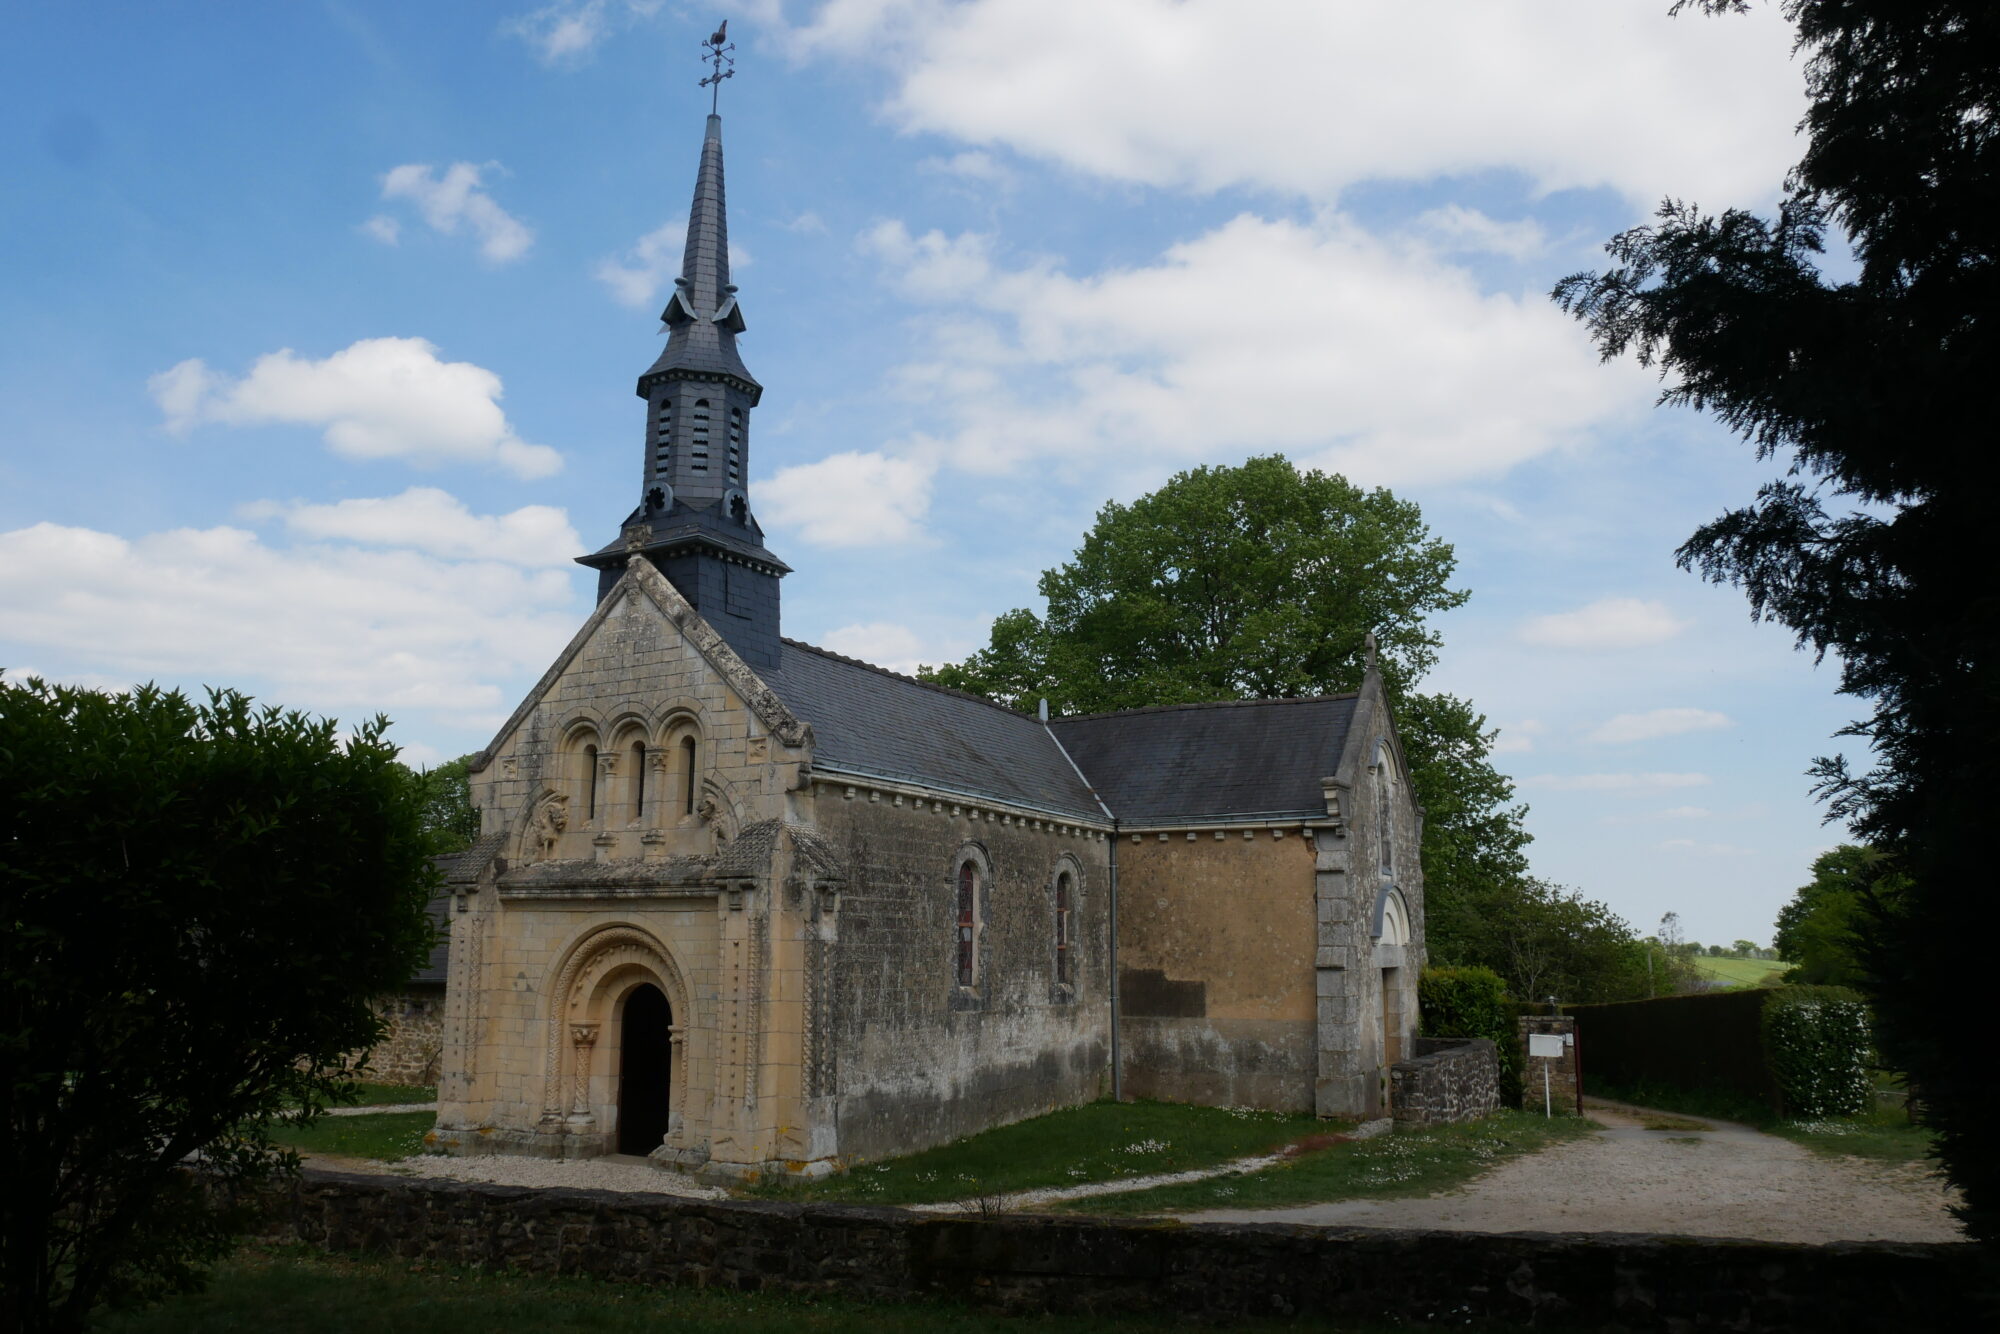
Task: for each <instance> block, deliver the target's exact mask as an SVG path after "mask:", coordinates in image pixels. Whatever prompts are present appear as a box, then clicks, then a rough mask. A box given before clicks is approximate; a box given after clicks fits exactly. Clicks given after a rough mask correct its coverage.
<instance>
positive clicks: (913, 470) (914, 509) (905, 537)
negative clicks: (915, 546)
mask: <svg viewBox="0 0 2000 1334" xmlns="http://www.w3.org/2000/svg"><path fill="white" fill-rule="evenodd" d="M932 472H933V470H932V469H931V467H930V466H929V465H927V464H924V463H922V462H919V461H916V460H912V459H897V458H890V457H888V456H886V455H883V454H878V453H872V452H871V453H859V452H849V453H845V454H834V455H830V456H829V457H827V458H824V459H821V460H819V461H818V462H817V463H806V464H800V465H798V466H797V467H792V468H784V469H781V470H780V471H779V472H778V474H777V476H775V477H773V478H771V480H770V481H768V482H765V483H764V484H763V485H762V486H761V487H759V488H758V492H757V497H758V509H759V510H760V511H761V512H762V515H763V517H765V518H766V519H768V520H769V521H770V522H771V523H772V524H773V525H774V526H776V527H781V528H786V529H789V530H791V531H792V532H794V533H796V534H798V536H800V537H801V538H803V539H804V540H805V541H808V542H811V543H813V544H815V545H817V546H825V547H855V546H876V545H882V544H888V543H897V542H908V541H910V540H912V539H913V538H915V537H917V536H919V532H920V530H919V527H918V521H919V520H920V519H921V518H922V516H923V514H924V512H925V511H926V510H927V509H929V508H930V497H931V477H932Z"/></svg>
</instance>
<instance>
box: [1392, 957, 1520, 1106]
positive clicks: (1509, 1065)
mask: <svg viewBox="0 0 2000 1334" xmlns="http://www.w3.org/2000/svg"><path fill="white" fill-rule="evenodd" d="M1417 1011H1418V1013H1419V1014H1420V1015H1422V1016H1423V1018H1422V1023H1423V1032H1424V1036H1425V1037H1427V1038H1487V1039H1490V1040H1491V1041H1492V1043H1493V1047H1494V1050H1495V1052H1497V1053H1498V1055H1499V1058H1500V1101H1501V1103H1502V1104H1503V1105H1505V1106H1508V1107H1512V1106H1515V1105H1517V1104H1518V1103H1519V1102H1520V1101H1521V1039H1520V1035H1519V1033H1518V1032H1517V1031H1516V1030H1517V1024H1516V1016H1517V1015H1518V1013H1519V1011H1520V1007H1519V1006H1517V1005H1515V1004H1514V1002H1513V1001H1511V1000H1509V999H1508V998H1507V983H1506V980H1505V979H1504V978H1502V977H1501V976H1500V974H1498V973H1496V972H1494V971H1493V970H1492V969H1491V968H1426V969H1425V970H1424V971H1423V973H1422V974H1421V975H1419V976H1418V978H1417Z"/></svg>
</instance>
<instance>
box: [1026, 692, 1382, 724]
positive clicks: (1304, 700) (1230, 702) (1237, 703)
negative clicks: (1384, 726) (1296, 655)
mask: <svg viewBox="0 0 2000 1334" xmlns="http://www.w3.org/2000/svg"><path fill="white" fill-rule="evenodd" d="M1360 697H1361V692H1360V691H1359V690H1342V691H1339V692H1337V693H1335V694H1330V695H1278V696H1274V697H1272V698H1268V699H1261V698H1260V699H1211V700H1196V701H1193V702H1191V703H1187V704H1142V705H1140V706H1139V707H1138V708H1136V709H1106V710H1104V711H1103V712H1101V713H1072V714H1069V715H1067V716H1066V717H1061V718H1051V719H1049V721H1050V722H1051V723H1076V722H1084V721H1086V720H1089V719H1093V718H1129V717H1131V716H1132V715H1134V714H1138V713H1175V712H1179V711H1181V710H1186V709H1234V708H1242V707H1244V706H1246V705H1252V704H1320V703H1323V702H1325V701H1327V700H1335V699H1359V698H1360Z"/></svg>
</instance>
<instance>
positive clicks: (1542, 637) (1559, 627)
mask: <svg viewBox="0 0 2000 1334" xmlns="http://www.w3.org/2000/svg"><path fill="white" fill-rule="evenodd" d="M1687 627H1688V622H1686V621H1683V620H1681V619H1679V618H1678V617H1676V616H1675V615H1674V614H1673V613H1672V612H1670V611H1668V610H1667V607H1666V604H1665V603H1663V602H1647V601H1643V600H1642V599H1639V598H1599V599H1598V600H1597V601H1595V602H1593V603H1590V604H1589V605H1588V606H1583V607H1578V608H1577V609H1576V610H1575V611H1564V612H1555V613H1552V614H1550V615H1547V616H1536V617H1533V618H1531V619H1530V620H1528V621H1527V622H1526V623H1525V624H1523V625H1522V626H1521V629H1520V631H1519V634H1520V637H1521V638H1522V639H1523V640H1525V641H1527V642H1528V643H1530V644H1539V645H1541V646H1542V647H1544V648H1572V649H1617V648H1643V647H1645V646H1646V645H1648V644H1662V643H1665V642H1666V641H1667V640H1669V639H1672V638H1673V637H1674V636H1675V635H1677V634H1679V633H1680V632H1681V631H1683V630H1685V629H1687Z"/></svg>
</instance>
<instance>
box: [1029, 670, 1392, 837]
mask: <svg viewBox="0 0 2000 1334" xmlns="http://www.w3.org/2000/svg"><path fill="white" fill-rule="evenodd" d="M1358 698H1359V696H1357V695H1320V696H1316V697H1313V698H1310V699H1247V700H1231V701H1228V702H1225V703H1221V704H1172V705H1166V706H1163V707H1160V708H1151V709H1128V710H1125V711H1124V712H1121V713H1094V714H1084V715H1082V716H1080V717H1075V718H1058V719H1055V720H1054V721H1053V722H1051V723H1050V724H1049V726H1050V728H1051V730H1053V731H1054V733H1055V736H1056V739H1057V740H1058V741H1060V742H1062V745H1063V749H1064V750H1066V751H1068V752H1069V755H1070V758H1071V759H1073V760H1075V761H1076V764H1077V767H1078V768H1080V769H1082V770H1083V772H1084V773H1085V774H1086V775H1088V777H1089V778H1090V781H1091V784H1092V786H1094V787H1095V788H1096V789H1097V793H1098V795H1099V796H1101V797H1102V798H1103V799H1104V803H1105V804H1106V805H1107V806H1109V807H1110V808H1111V813H1112V814H1113V815H1115V816H1117V817H1118V819H1119V821H1120V822H1121V823H1124V824H1150V823H1160V824H1173V823H1176V822H1181V821H1193V820H1202V819H1218V818H1229V817H1235V818H1238V819H1242V818H1251V817H1258V816H1273V817H1275V816H1305V815H1324V814H1326V797H1325V794H1324V793H1323V792H1322V791H1321V789H1320V785H1319V780H1320V779H1322V778H1325V777H1329V776H1331V775H1332V774H1333V773H1334V771H1335V770H1336V769H1337V768H1338V767H1339V764H1340V756H1341V751H1342V749H1343V748H1344V747H1345V746H1346V744H1347V729H1348V726H1349V724H1350V723H1352V722H1353V720H1354V706H1355V701H1356V699H1358Z"/></svg>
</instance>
